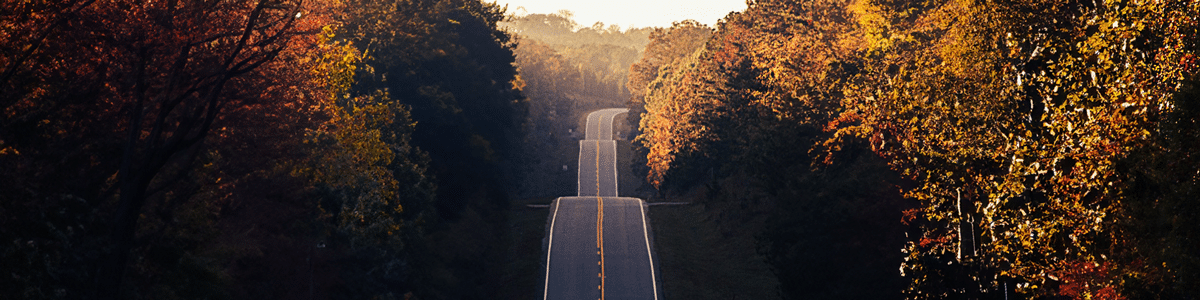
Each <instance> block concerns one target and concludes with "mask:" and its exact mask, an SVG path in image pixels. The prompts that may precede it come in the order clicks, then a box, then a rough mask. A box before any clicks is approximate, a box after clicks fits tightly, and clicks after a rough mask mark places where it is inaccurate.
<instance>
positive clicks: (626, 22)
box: [497, 0, 746, 29]
mask: <svg viewBox="0 0 1200 300" xmlns="http://www.w3.org/2000/svg"><path fill="white" fill-rule="evenodd" d="M497 3H499V4H500V5H505V4H508V12H510V13H515V14H518V15H523V14H549V13H554V12H558V11H559V10H563V9H565V10H569V11H571V13H573V14H574V17H573V19H574V20H575V21H576V22H578V23H579V25H583V26H591V25H592V24H595V23H596V22H603V23H604V24H605V25H606V26H607V25H613V24H617V25H620V26H621V28H622V29H626V28H630V27H671V23H672V22H674V21H681V20H687V19H692V20H696V21H698V22H700V23H702V24H707V25H710V26H712V25H715V24H716V22H717V20H720V19H721V18H723V17H725V15H727V14H729V12H731V11H741V10H743V9H746V1H745V0H699V1H696V0H663V1H637V0H613V1H578V0H576V1H554V0H511V1H503V0H500V1H497ZM521 8H524V9H523V10H522V9H521Z"/></svg>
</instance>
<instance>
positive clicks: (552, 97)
mask: <svg viewBox="0 0 1200 300" xmlns="http://www.w3.org/2000/svg"><path fill="white" fill-rule="evenodd" d="M502 27H504V28H505V29H506V30H508V31H509V32H511V33H512V34H513V35H515V37H516V38H515V39H516V41H517V42H516V43H517V46H516V48H515V49H514V52H515V55H516V62H517V68H518V71H519V73H520V75H519V78H520V84H521V86H522V92H523V94H524V95H525V96H526V97H528V99H529V118H528V123H527V124H525V125H526V127H525V128H526V130H527V133H528V135H526V139H525V140H523V141H522V143H523V144H524V145H523V147H524V148H523V149H524V150H523V151H521V160H520V161H521V163H520V164H519V165H518V166H515V167H516V168H517V169H518V173H519V174H521V176H519V177H518V178H519V180H518V181H517V182H515V183H514V185H515V186H518V187H519V188H520V191H519V192H518V195H522V196H526V197H558V196H563V195H571V194H574V193H575V180H574V178H575V175H574V174H575V171H574V167H575V166H576V162H575V160H576V159H577V156H578V155H577V154H578V153H577V152H576V150H575V149H577V146H575V144H574V143H575V140H577V139H580V138H582V137H583V134H584V132H583V130H584V128H583V127H582V126H581V123H580V120H581V119H582V118H584V116H585V115H586V114H587V113H589V112H592V111H594V110H597V109H602V108H610V107H623V106H625V102H626V101H627V99H629V97H630V94H629V89H627V88H626V87H625V83H626V81H627V80H628V79H627V78H628V75H629V67H630V65H632V64H633V63H634V62H635V61H637V60H638V57H639V55H640V54H639V51H640V50H641V49H643V48H644V47H645V45H646V42H648V41H649V39H648V38H649V34H650V32H651V30H652V29H649V28H629V29H625V30H621V29H620V27H618V26H615V25H613V26H609V27H604V26H603V24H602V23H597V24H594V25H593V26H592V27H582V26H580V25H579V24H577V23H575V21H574V20H572V19H571V13H570V12H569V11H562V12H559V13H557V14H528V15H514V16H512V17H511V18H510V19H509V20H507V21H506V22H503V23H502ZM562 149H573V150H571V151H569V152H562V151H560V150H562ZM562 166H567V168H568V169H566V170H564V169H560V168H561V167H562Z"/></svg>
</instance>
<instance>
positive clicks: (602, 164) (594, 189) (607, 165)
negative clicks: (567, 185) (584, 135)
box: [575, 140, 617, 197]
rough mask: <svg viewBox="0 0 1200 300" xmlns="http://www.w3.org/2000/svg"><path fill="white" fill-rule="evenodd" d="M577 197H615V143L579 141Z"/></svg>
mask: <svg viewBox="0 0 1200 300" xmlns="http://www.w3.org/2000/svg"><path fill="white" fill-rule="evenodd" d="M575 169H576V170H579V177H577V178H579V180H578V182H579V183H578V188H576V191H577V193H576V194H577V195H579V196H603V197H616V196H617V141H613V140H607V141H602V140H583V141H579V167H578V168H575Z"/></svg>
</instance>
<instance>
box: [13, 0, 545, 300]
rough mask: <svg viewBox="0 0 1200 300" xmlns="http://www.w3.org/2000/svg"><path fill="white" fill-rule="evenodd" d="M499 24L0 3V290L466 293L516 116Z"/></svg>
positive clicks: (351, 6) (351, 4) (202, 5)
mask: <svg viewBox="0 0 1200 300" xmlns="http://www.w3.org/2000/svg"><path fill="white" fill-rule="evenodd" d="M504 14H505V12H504V9H503V8H502V7H498V6H496V5H494V4H486V3H482V2H480V1H472V0H422V1H391V0H354V1H243V2H238V1H233V2H230V1H218V2H212V1H207V2H206V1H157V2H154V1H152V2H144V1H125V0H79V1H57V2H54V1H51V2H46V1H3V3H2V4H0V24H2V25H0V28H3V29H2V31H0V32H2V33H3V34H0V43H2V44H3V46H2V47H0V49H2V50H0V68H3V69H2V70H0V71H2V72H3V73H0V114H3V116H2V117H0V168H3V169H4V171H2V172H0V181H3V182H4V184H2V185H0V240H3V243H4V245H3V246H2V247H0V269H3V270H4V273H5V275H4V276H5V280H3V284H0V295H2V296H0V298H6V299H81V298H87V299H91V298H104V299H116V298H122V299H201V298H217V299H252V298H253V299H260V298H290V299H304V298H314V299H315V298H320V299H365V298H377V299H399V298H409V297H416V298H425V299H442V298H454V299H457V298H486V297H487V295H489V294H492V293H494V291H495V290H496V289H498V288H499V287H500V286H501V283H499V282H497V280H495V279H494V278H496V277H499V275H500V274H499V272H500V271H498V270H495V269H492V268H491V267H490V265H489V264H488V262H489V261H495V260H496V259H497V258H496V257H489V256H488V255H492V254H490V253H492V252H490V251H489V247H495V240H496V239H498V237H497V236H499V235H501V234H502V232H499V230H501V229H500V227H502V226H498V224H502V223H503V214H501V213H497V211H498V210H500V209H501V208H503V207H504V206H505V205H507V202H506V199H507V198H506V197H507V193H508V191H507V190H506V189H505V186H506V185H507V182H505V179H504V178H505V177H504V174H505V173H504V170H505V167H506V163H507V162H508V160H509V157H510V156H511V155H512V153H513V152H514V149H515V146H516V145H515V143H513V141H517V140H519V138H520V136H521V134H522V132H521V126H522V124H524V120H525V118H526V110H527V104H526V102H525V100H524V97H523V96H521V93H520V89H519V86H518V84H519V82H520V81H519V79H518V78H517V76H516V74H517V73H516V69H515V67H514V66H513V63H514V55H513V52H512V50H513V47H514V43H513V42H514V41H512V40H511V39H510V36H509V34H508V33H507V32H505V31H503V30H501V29H500V28H499V27H498V25H497V23H498V22H499V21H501V20H503V19H504V18H505V15H504ZM464 228H466V229H464ZM471 228H474V229H472V230H467V229H471ZM478 228H489V229H485V230H479V229H478Z"/></svg>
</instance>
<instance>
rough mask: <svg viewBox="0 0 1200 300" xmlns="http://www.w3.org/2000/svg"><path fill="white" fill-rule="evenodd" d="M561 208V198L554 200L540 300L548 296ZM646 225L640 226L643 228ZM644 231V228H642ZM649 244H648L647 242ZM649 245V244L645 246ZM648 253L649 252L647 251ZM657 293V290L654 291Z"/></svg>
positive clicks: (652, 268)
mask: <svg viewBox="0 0 1200 300" xmlns="http://www.w3.org/2000/svg"><path fill="white" fill-rule="evenodd" d="M559 206H562V198H561V197H560V198H558V199H554V214H553V215H551V216H550V243H549V244H548V245H547V246H546V282H545V283H544V284H543V286H544V288H543V289H542V300H546V299H547V297H549V295H550V249H554V221H555V219H558V207H559ZM642 221H643V222H645V215H644V214H643V215H642ZM645 225H646V224H642V226H643V227H645ZM643 231H644V228H643ZM647 243H649V242H647ZM647 245H649V244H647ZM647 251H649V250H647ZM650 268H651V269H650V274H651V275H653V274H654V267H653V266H651V267H650ZM656 291H657V289H656ZM654 297H655V299H658V293H657V292H655V296H654Z"/></svg>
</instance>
